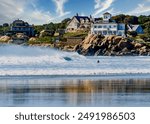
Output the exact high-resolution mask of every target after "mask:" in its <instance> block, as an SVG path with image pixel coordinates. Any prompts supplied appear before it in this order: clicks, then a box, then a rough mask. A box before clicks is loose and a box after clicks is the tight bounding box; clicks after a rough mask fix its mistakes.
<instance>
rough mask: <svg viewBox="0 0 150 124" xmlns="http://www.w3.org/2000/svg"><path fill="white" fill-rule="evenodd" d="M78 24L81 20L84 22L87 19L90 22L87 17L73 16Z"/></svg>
mask: <svg viewBox="0 0 150 124" xmlns="http://www.w3.org/2000/svg"><path fill="white" fill-rule="evenodd" d="M74 17H75V18H76V19H77V20H78V21H79V22H80V21H81V19H83V20H86V19H88V20H89V21H90V18H89V17H88V16H74Z"/></svg>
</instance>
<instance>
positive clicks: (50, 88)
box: [0, 79, 150, 106]
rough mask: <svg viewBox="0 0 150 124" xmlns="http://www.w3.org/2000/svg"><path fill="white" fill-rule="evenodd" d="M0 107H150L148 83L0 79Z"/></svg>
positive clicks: (149, 83)
mask: <svg viewBox="0 0 150 124" xmlns="http://www.w3.org/2000/svg"><path fill="white" fill-rule="evenodd" d="M0 106H150V80H149V79H124V80H123V79H122V80H121V79H119V80H71V79H68V80H57V79H56V80H52V79H11V80H10V79H3V80H2V79H1V83H0Z"/></svg>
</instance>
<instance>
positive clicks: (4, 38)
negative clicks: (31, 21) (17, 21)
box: [0, 36, 11, 43]
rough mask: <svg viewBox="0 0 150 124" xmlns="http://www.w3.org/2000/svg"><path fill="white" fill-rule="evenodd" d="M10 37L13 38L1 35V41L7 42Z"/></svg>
mask: <svg viewBox="0 0 150 124" xmlns="http://www.w3.org/2000/svg"><path fill="white" fill-rule="evenodd" d="M10 39H11V37H9V36H1V37H0V42H2V43H7V42H8V41H9V40H10Z"/></svg>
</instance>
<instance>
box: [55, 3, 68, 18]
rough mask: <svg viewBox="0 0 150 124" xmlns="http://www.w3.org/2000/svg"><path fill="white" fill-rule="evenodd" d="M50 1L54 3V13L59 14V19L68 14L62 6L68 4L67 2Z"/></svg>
mask: <svg viewBox="0 0 150 124" xmlns="http://www.w3.org/2000/svg"><path fill="white" fill-rule="evenodd" d="M52 1H53V2H54V3H55V5H56V12H57V14H59V16H60V17H62V16H66V15H68V14H70V12H69V11H67V12H65V10H64V4H65V3H66V2H68V0H52Z"/></svg>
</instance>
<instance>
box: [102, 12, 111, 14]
mask: <svg viewBox="0 0 150 124" xmlns="http://www.w3.org/2000/svg"><path fill="white" fill-rule="evenodd" d="M106 14H109V15H111V14H110V13H109V12H105V13H104V14H103V15H106Z"/></svg>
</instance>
